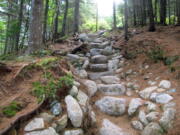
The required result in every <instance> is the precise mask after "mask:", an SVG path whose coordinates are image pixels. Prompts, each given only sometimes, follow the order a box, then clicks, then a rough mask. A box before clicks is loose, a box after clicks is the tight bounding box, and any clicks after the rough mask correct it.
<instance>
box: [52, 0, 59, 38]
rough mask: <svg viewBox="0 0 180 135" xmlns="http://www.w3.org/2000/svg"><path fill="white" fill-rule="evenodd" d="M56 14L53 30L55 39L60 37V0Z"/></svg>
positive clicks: (57, 0) (57, 1) (57, 3)
mask: <svg viewBox="0 0 180 135" xmlns="http://www.w3.org/2000/svg"><path fill="white" fill-rule="evenodd" d="M55 2H56V14H55V19H54V32H53V39H57V38H58V23H59V10H60V2H59V0H56V1H55Z"/></svg>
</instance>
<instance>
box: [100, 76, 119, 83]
mask: <svg viewBox="0 0 180 135" xmlns="http://www.w3.org/2000/svg"><path fill="white" fill-rule="evenodd" d="M100 79H101V81H102V82H103V83H106V84H118V83H119V82H120V79H119V78H118V77H116V76H102V77H101V78H100Z"/></svg>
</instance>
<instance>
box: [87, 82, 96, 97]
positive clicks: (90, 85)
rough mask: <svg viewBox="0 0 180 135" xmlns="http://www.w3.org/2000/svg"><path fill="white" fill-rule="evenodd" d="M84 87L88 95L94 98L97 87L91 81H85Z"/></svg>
mask: <svg viewBox="0 0 180 135" xmlns="http://www.w3.org/2000/svg"><path fill="white" fill-rule="evenodd" d="M84 85H85V86H86V87H87V91H88V95H89V96H90V97H91V96H94V95H95V93H96V92H97V85H96V83H95V82H94V81H91V80H85V81H84Z"/></svg>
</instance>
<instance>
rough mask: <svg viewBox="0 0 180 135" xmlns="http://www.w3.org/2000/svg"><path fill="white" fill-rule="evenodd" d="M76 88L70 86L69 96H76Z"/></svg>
mask: <svg viewBox="0 0 180 135" xmlns="http://www.w3.org/2000/svg"><path fill="white" fill-rule="evenodd" d="M78 91H79V90H78V88H77V87H76V86H73V87H72V88H71V90H70V91H69V94H70V95H71V96H73V97H76V96H77V94H78Z"/></svg>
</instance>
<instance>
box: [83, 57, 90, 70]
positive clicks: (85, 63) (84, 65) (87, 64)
mask: <svg viewBox="0 0 180 135" xmlns="http://www.w3.org/2000/svg"><path fill="white" fill-rule="evenodd" d="M88 66H89V59H87V60H85V61H84V64H83V66H82V68H83V69H86V68H87V67H88Z"/></svg>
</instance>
